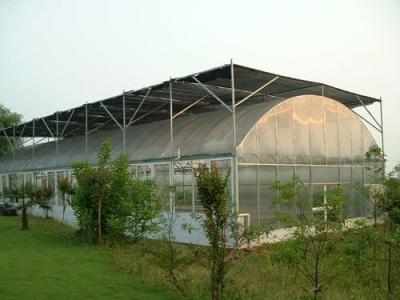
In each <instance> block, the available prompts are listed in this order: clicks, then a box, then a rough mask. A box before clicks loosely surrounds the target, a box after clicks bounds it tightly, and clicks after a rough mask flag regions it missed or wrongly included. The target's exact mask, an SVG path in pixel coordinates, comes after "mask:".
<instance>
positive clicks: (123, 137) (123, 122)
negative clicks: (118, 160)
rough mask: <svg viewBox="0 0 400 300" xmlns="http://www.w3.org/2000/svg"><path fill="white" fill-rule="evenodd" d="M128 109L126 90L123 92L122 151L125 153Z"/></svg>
mask: <svg viewBox="0 0 400 300" xmlns="http://www.w3.org/2000/svg"><path fill="white" fill-rule="evenodd" d="M125 113H126V110H125V91H123V92H122V115H123V120H122V128H123V129H122V151H123V153H124V154H125V153H126V150H125V141H126V120H125V118H126V116H125Z"/></svg>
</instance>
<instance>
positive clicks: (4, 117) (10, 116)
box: [0, 104, 22, 156]
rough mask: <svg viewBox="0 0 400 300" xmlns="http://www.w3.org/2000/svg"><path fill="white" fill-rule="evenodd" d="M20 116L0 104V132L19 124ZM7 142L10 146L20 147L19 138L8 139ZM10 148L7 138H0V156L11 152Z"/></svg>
mask: <svg viewBox="0 0 400 300" xmlns="http://www.w3.org/2000/svg"><path fill="white" fill-rule="evenodd" d="M21 119H22V116H21V115H19V114H17V113H14V112H12V111H10V110H9V109H8V108H6V107H5V106H4V105H1V104H0V130H1V129H3V128H7V127H9V126H12V125H15V124H18V123H20V122H21ZM9 140H10V142H11V144H13V145H15V146H19V145H21V139H20V138H15V140H14V137H9ZM11 150H12V149H11V147H10V144H9V142H8V141H7V138H5V137H0V156H3V155H5V154H7V153H9V152H11Z"/></svg>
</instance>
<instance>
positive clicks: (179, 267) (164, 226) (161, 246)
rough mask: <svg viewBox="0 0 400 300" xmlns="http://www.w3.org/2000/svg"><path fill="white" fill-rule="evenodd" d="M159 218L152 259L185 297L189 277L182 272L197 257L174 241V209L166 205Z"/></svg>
mask: <svg viewBox="0 0 400 300" xmlns="http://www.w3.org/2000/svg"><path fill="white" fill-rule="evenodd" d="M171 188H173V187H171ZM168 196H169V195H168ZM160 219H161V221H160V232H159V234H160V239H159V240H158V241H157V242H155V243H157V246H158V247H156V249H155V250H154V251H152V254H153V259H152V261H153V262H155V264H156V265H157V266H158V267H160V268H161V269H162V270H163V271H164V273H165V274H166V278H167V279H168V281H169V282H170V284H171V285H172V286H173V287H174V289H175V290H176V291H178V293H179V294H180V295H181V296H183V297H186V296H187V285H186V284H185V283H186V282H187V281H188V280H190V279H189V278H185V276H182V274H183V273H184V271H185V269H187V268H188V267H189V266H190V265H191V264H193V262H194V261H195V260H196V259H197V258H196V256H194V255H185V254H187V253H185V250H186V249H185V248H186V246H185V245H178V244H177V243H176V238H175V234H174V230H175V226H176V219H177V215H176V211H175V209H169V207H168V208H167V209H166V210H165V212H164V214H163V215H161V217H160Z"/></svg>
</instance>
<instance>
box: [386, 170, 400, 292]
mask: <svg viewBox="0 0 400 300" xmlns="http://www.w3.org/2000/svg"><path fill="white" fill-rule="evenodd" d="M384 185H385V190H384V196H383V199H384V211H385V219H384V228H385V235H384V243H385V244H386V245H387V288H388V291H389V293H393V284H392V269H393V266H392V265H393V250H394V246H395V245H398V244H399V242H400V231H399V227H400V164H398V165H397V166H396V167H395V168H394V169H393V171H392V172H390V173H389V176H388V177H387V178H386V179H385V184H384Z"/></svg>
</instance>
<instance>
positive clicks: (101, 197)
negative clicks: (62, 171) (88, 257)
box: [72, 140, 112, 244]
mask: <svg viewBox="0 0 400 300" xmlns="http://www.w3.org/2000/svg"><path fill="white" fill-rule="evenodd" d="M110 157H111V142H110V141H108V140H104V141H103V142H102V144H101V147H100V150H99V153H98V165H97V167H94V166H92V165H91V164H90V163H89V162H85V161H83V162H77V163H75V164H74V166H73V168H74V173H75V175H76V179H77V187H76V190H75V193H74V195H73V198H72V207H73V208H74V213H75V216H76V218H77V220H78V224H79V227H80V230H81V233H82V234H84V235H85V237H86V239H87V240H88V241H96V242H97V243H99V244H101V243H102V235H103V233H106V218H107V216H108V215H109V212H110V205H111V201H110V200H111V199H110V197H108V190H109V186H110V182H111V179H112V174H111V168H110V166H109V165H108V163H109V160H110Z"/></svg>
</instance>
